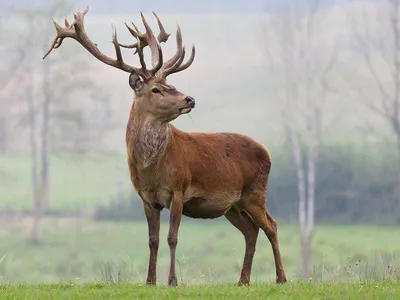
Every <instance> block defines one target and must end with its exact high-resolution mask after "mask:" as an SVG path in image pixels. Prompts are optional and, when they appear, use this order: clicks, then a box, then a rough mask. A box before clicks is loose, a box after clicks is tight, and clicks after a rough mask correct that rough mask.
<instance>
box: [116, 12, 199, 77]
mask: <svg viewBox="0 0 400 300" xmlns="http://www.w3.org/2000/svg"><path fill="white" fill-rule="evenodd" d="M153 15H154V16H155V17H156V19H157V24H158V27H159V29H160V33H159V35H158V37H157V39H158V42H159V43H161V42H164V43H165V42H167V40H168V38H169V36H170V35H171V34H168V33H167V32H166V31H165V29H164V26H163V24H162V23H161V21H160V18H159V17H158V16H157V14H156V13H155V12H153ZM141 16H142V20H143V24H144V26H145V28H146V34H147V32H148V31H150V32H151V29H150V27H149V25H148V24H147V22H146V20H145V19H144V17H143V14H142V13H141ZM125 26H126V27H127V28H128V30H129V32H130V33H131V34H132V35H133V36H134V37H135V38H136V39H137V40H138V41H140V44H139V43H135V44H132V45H123V44H119V45H120V46H121V47H124V48H130V49H133V48H136V51H135V53H136V52H137V51H138V50H139V49H140V50H143V49H144V48H145V47H146V46H148V45H149V43H148V41H147V39H146V34H141V33H140V31H139V29H138V28H137V27H136V25H135V24H133V23H132V26H133V28H132V27H129V26H128V25H127V24H126V23H125ZM149 46H150V49H152V46H151V45H149ZM176 46H177V50H176V53H175V55H174V56H173V57H171V58H170V59H169V60H168V61H167V62H165V63H164V64H163V65H162V66H161V68H160V69H159V70H158V72H156V74H155V75H156V76H157V77H162V78H166V77H167V76H168V75H170V74H173V73H177V72H180V71H183V70H185V69H187V68H188V67H189V66H190V65H191V64H192V63H193V61H194V57H195V54H196V49H195V47H194V45H193V46H192V53H191V55H190V58H189V60H188V61H187V62H186V63H185V64H183V65H182V62H183V59H184V58H185V47H183V46H182V32H181V28H180V26H179V24H178V25H177V29H176ZM151 52H152V54H153V53H154V51H153V50H152V51H151ZM152 58H153V59H152V61H153V67H154V68H155V66H154V64H155V63H154V56H153V57H152Z"/></svg>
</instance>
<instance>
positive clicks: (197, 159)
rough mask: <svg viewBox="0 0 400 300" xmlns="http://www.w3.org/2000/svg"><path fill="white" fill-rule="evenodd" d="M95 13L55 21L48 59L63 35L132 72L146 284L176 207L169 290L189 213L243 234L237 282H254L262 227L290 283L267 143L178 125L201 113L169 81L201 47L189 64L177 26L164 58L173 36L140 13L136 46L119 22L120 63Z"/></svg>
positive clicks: (131, 122)
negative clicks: (106, 48) (133, 59)
mask: <svg viewBox="0 0 400 300" xmlns="http://www.w3.org/2000/svg"><path fill="white" fill-rule="evenodd" d="M88 11H89V7H87V8H86V9H85V10H83V11H78V12H76V13H74V21H73V22H72V23H71V24H70V23H69V21H68V20H67V18H65V27H61V26H60V25H59V24H58V23H56V21H55V20H54V18H53V24H54V27H55V29H56V37H55V39H54V40H53V41H52V42H51V45H50V47H49V49H48V51H47V52H46V54H45V55H44V57H43V59H45V58H46V57H47V56H48V55H49V54H50V53H51V51H52V50H54V49H57V48H59V47H60V46H61V44H62V42H63V40H64V38H71V39H74V40H76V41H77V42H78V43H80V44H81V45H82V46H83V47H84V48H85V49H86V50H87V51H88V52H89V53H90V54H92V55H93V56H94V57H95V58H97V59H98V60H99V61H101V62H103V63H105V64H106V65H109V66H112V67H115V68H117V69H119V70H121V71H124V72H126V73H128V74H129V77H128V83H129V86H130V88H131V89H132V90H133V94H134V97H133V103H132V106H131V109H130V113H129V119H128V122H127V126H126V136H125V141H126V150H127V152H126V153H127V164H128V168H129V174H130V180H131V182H132V186H133V188H134V190H135V191H136V192H137V194H138V195H139V197H140V199H141V202H142V204H143V210H144V215H145V218H146V220H147V225H148V247H149V258H148V270H147V279H146V284H147V285H156V284H157V282H156V281H157V272H156V269H157V257H158V248H159V235H160V233H159V232H160V213H161V211H162V210H163V209H167V210H169V231H168V237H167V242H168V246H169V252H170V263H169V275H168V285H169V286H177V285H178V281H177V276H176V270H175V253H176V248H177V244H178V231H179V227H180V224H181V219H182V216H186V217H189V218H194V219H215V218H219V217H222V216H224V217H225V218H226V219H227V220H228V221H229V222H230V223H231V224H232V225H233V226H234V227H236V228H237V229H238V230H239V231H240V232H241V233H242V234H243V236H244V240H245V254H244V259H243V265H242V269H241V274H240V278H239V281H238V283H237V284H238V285H240V286H242V285H249V284H250V275H251V269H252V264H253V257H254V254H255V250H256V243H257V238H258V233H259V229H261V230H262V231H264V233H265V235H266V236H267V238H268V240H269V242H270V244H271V247H272V252H273V256H274V262H275V271H276V283H278V284H283V283H285V282H286V281H287V280H286V275H285V271H284V267H283V262H282V258H281V254H280V249H279V242H278V233H277V221H276V220H275V219H274V218H273V217H272V216H271V214H270V213H269V212H268V210H267V208H266V195H267V184H268V177H269V173H270V170H271V155H270V153H269V151H268V150H267V148H266V147H264V145H262V144H261V143H259V142H257V141H255V140H254V139H252V138H250V137H249V136H246V135H242V134H238V133H230V132H214V133H201V132H185V131H182V130H180V129H178V128H176V127H174V126H173V125H172V124H171V122H172V121H173V120H175V119H176V118H178V117H179V116H181V115H185V114H188V113H190V112H191V111H192V110H193V109H194V108H195V99H194V98H193V97H191V96H189V95H186V94H184V93H182V92H180V91H178V90H177V89H176V88H175V87H174V86H173V85H170V84H168V83H167V77H168V76H169V75H172V74H174V73H178V72H181V71H183V70H186V69H187V68H188V67H189V66H190V65H191V64H192V63H193V61H194V58H195V46H194V44H193V45H192V49H191V54H190V57H189V59H188V60H187V61H186V62H185V63H183V61H184V58H185V54H186V50H185V46H184V45H183V42H182V33H181V29H180V25H179V23H177V27H176V52H175V54H174V55H173V56H172V57H171V58H169V59H168V60H167V61H164V56H163V51H162V49H161V46H160V44H161V43H166V42H167V40H168V38H169V37H170V35H171V34H170V33H167V32H166V30H165V28H164V26H163V24H162V22H161V21H160V18H159V17H158V15H157V14H156V13H155V12H153V15H154V17H155V18H156V21H157V24H158V29H159V31H160V32H159V34H158V36H157V37H156V36H155V35H154V33H153V31H152V29H151V28H150V26H149V24H148V23H147V21H146V19H145V17H144V15H143V13H142V12H140V15H141V19H142V23H143V25H144V27H145V30H146V32H144V33H141V32H140V30H139V29H138V27H137V26H136V25H135V24H134V23H133V22H132V23H131V24H132V26H129V25H128V24H127V23H125V26H126V27H127V29H128V30H129V32H130V33H131V35H132V36H133V38H134V43H133V44H121V43H119V41H118V38H117V30H116V28H115V25H114V23H112V43H113V45H114V48H115V54H116V58H115V59H113V58H111V57H109V56H107V55H106V54H104V53H102V52H101V51H100V50H99V48H98V46H97V44H95V43H94V42H92V41H91V39H90V38H89V36H88V35H87V32H86V30H85V26H84V18H85V16H86V14H87V13H88ZM145 47H149V49H150V52H151V63H152V66H151V67H147V64H146V61H145V59H144V51H143V49H145ZM121 48H126V49H133V50H134V51H133V52H134V55H136V54H137V55H138V58H139V61H140V65H141V66H140V67H135V66H132V65H129V64H127V63H126V62H125V61H124V60H123V58H122V54H121Z"/></svg>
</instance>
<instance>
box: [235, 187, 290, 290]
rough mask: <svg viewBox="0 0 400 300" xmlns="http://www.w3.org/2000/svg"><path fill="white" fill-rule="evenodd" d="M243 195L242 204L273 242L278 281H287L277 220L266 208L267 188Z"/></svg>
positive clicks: (253, 190)
mask: <svg viewBox="0 0 400 300" xmlns="http://www.w3.org/2000/svg"><path fill="white" fill-rule="evenodd" d="M251 190H252V191H251V192H248V193H246V194H244V195H243V196H242V201H241V203H240V204H241V205H242V206H243V208H244V210H245V211H246V212H247V213H248V214H249V215H250V217H251V218H252V220H253V221H254V223H255V224H256V225H257V226H258V227H259V228H261V229H262V230H263V231H264V233H265V235H266V236H267V237H268V240H269V242H270V243H271V247H272V252H273V254H274V260H275V271H276V282H277V283H285V282H286V275H285V271H284V269H283V263H282V258H281V253H280V250H279V242H278V229H277V222H276V220H275V219H274V218H273V217H272V216H271V215H270V213H269V212H268V211H267V208H266V202H265V195H266V188H265V189H251Z"/></svg>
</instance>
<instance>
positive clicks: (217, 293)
mask: <svg viewBox="0 0 400 300" xmlns="http://www.w3.org/2000/svg"><path fill="white" fill-rule="evenodd" d="M0 297H1V299H4V300H6V299H113V300H114V299H115V300H119V299H279V300H281V299H307V300H310V299H324V300H329V299H335V300H336V299H357V300H358V299H365V300H367V299H379V300H381V299H385V300H389V299H399V297H400V285H399V284H398V283H392V282H365V283H364V282H360V283H353V284H348V283H340V284H337V283H328V284H314V283H303V284H299V283H296V284H292V283H289V284H286V285H283V286H278V285H274V284H270V285H260V284H254V285H252V286H250V287H236V286H234V285H198V286H189V287H187V286H185V287H178V288H168V287H146V286H143V285H131V284H122V285H106V284H101V283H92V284H85V285H76V284H73V283H65V284H58V285H36V286H35V285H34V286H12V287H7V286H0Z"/></svg>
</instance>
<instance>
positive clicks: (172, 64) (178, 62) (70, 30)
mask: <svg viewBox="0 0 400 300" xmlns="http://www.w3.org/2000/svg"><path fill="white" fill-rule="evenodd" d="M88 11H89V7H87V8H86V9H85V10H84V11H82V12H77V13H74V22H73V23H72V24H69V22H68V20H67V18H65V27H61V26H60V25H58V24H57V23H56V22H55V20H54V18H53V24H54V27H55V28H56V31H57V35H56V37H55V39H54V41H53V42H52V43H51V45H50V48H49V50H48V51H47V52H46V54H45V55H44V57H43V59H45V58H46V57H47V56H48V55H49V54H50V53H51V51H53V49H57V48H59V47H60V46H61V44H62V42H63V40H64V39H65V38H72V39H74V40H76V41H77V42H79V43H80V44H81V45H82V46H83V47H84V48H86V50H88V51H89V52H90V53H91V54H92V55H93V56H94V57H96V58H97V59H98V60H100V61H102V62H103V63H105V64H107V65H110V66H112V67H115V68H118V69H120V70H123V71H125V72H129V73H132V72H135V73H137V74H139V75H141V76H142V77H144V78H150V77H152V76H157V77H161V78H166V77H167V76H168V75H170V74H173V73H177V72H180V71H183V70H185V69H187V68H188V67H189V66H190V65H191V64H192V63H193V60H194V57H195V47H194V45H193V46H192V53H191V55H190V58H189V60H188V61H187V62H186V63H184V64H183V65H182V62H183V59H184V58H185V47H183V46H182V33H181V30H180V27H179V25H177V31H176V45H177V50H176V53H175V55H174V56H173V57H171V58H170V59H169V60H168V61H167V62H166V63H165V64H163V53H162V50H161V47H160V44H159V43H162V42H164V43H165V42H167V40H168V38H169V36H170V34H169V33H167V32H166V31H165V29H164V26H163V25H162V23H161V21H160V19H159V17H158V16H157V14H156V13H155V12H153V14H154V16H155V17H156V19H157V24H158V27H159V29H160V33H159V34H158V36H157V38H156V37H155V36H154V34H153V31H152V30H151V28H150V26H149V24H148V23H147V21H146V19H145V17H144V16H143V13H140V15H141V17H142V21H143V25H144V27H145V29H146V33H144V34H142V33H140V31H139V29H138V28H137V27H136V25H135V24H133V23H132V26H133V28H132V27H129V26H128V25H127V24H126V23H125V26H126V27H127V28H128V30H129V32H130V33H131V34H132V35H133V36H134V37H135V39H136V41H137V42H136V43H134V44H132V45H124V44H120V43H119V42H118V38H117V30H116V29H115V25H114V24H112V32H113V35H112V36H113V39H112V43H113V44H114V48H115V54H116V56H117V59H112V58H111V57H109V56H107V55H105V54H103V53H102V52H101V51H100V50H99V49H98V47H97V45H96V44H95V43H93V42H92V41H91V40H90V38H89V37H88V35H87V33H86V31H85V26H84V18H85V15H86V14H87V13H88ZM146 46H149V47H150V50H151V61H152V69H150V70H148V69H147V67H146V63H145V61H144V55H143V49H144V48H145V47H146ZM121 47H123V48H130V49H133V48H135V49H136V50H135V53H134V54H136V53H137V54H138V55H139V60H140V64H141V68H136V67H134V66H131V65H128V64H126V63H125V62H124V60H123V59H122V54H121Z"/></svg>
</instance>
